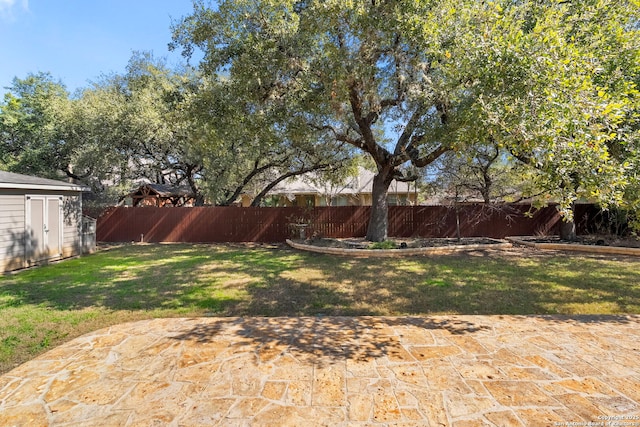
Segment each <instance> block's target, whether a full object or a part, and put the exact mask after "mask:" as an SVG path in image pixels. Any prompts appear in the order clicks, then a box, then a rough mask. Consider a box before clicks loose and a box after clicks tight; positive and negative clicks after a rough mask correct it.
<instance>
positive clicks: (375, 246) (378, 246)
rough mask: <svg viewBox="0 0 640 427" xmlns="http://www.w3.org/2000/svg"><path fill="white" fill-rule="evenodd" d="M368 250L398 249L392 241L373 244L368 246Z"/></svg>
mask: <svg viewBox="0 0 640 427" xmlns="http://www.w3.org/2000/svg"><path fill="white" fill-rule="evenodd" d="M369 249H398V244H397V243H396V242H394V241H393V240H385V241H383V242H373V243H371V244H370V245H369Z"/></svg>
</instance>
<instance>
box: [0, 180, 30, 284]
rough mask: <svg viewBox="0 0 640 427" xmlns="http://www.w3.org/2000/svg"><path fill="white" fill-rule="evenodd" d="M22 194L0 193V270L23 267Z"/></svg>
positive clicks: (23, 227)
mask: <svg viewBox="0 0 640 427" xmlns="http://www.w3.org/2000/svg"><path fill="white" fill-rule="evenodd" d="M24 207H25V205H24V195H21V194H6V193H5V192H3V193H0V272H2V271H8V270H13V269H16V268H22V267H24V262H25V260H24V242H25V240H24V237H25V234H24V233H25V213H24Z"/></svg>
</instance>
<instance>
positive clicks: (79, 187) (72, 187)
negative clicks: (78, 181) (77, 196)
mask: <svg viewBox="0 0 640 427" xmlns="http://www.w3.org/2000/svg"><path fill="white" fill-rule="evenodd" d="M0 188H2V189H16V190H45V191H49V190H51V191H90V188H89V187H85V186H84V185H75V184H69V185H63V184H61V185H39V184H12V183H10V182H0Z"/></svg>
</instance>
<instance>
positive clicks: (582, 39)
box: [174, 0, 637, 241]
mask: <svg viewBox="0 0 640 427" xmlns="http://www.w3.org/2000/svg"><path fill="white" fill-rule="evenodd" d="M600 3H602V2H600V1H597V0H593V1H589V2H576V3H575V4H573V2H566V1H562V2H556V1H549V2H529V1H518V2H513V1H498V2H478V1H447V0H445V1H428V0H421V1H415V0H411V1H408V0H406V1H405V0H394V1H390V0H389V1H382V0H372V1H344V0H323V1H319V0H297V1H294V0H234V1H221V2H219V6H211V5H208V4H206V3H205V2H203V1H195V2H194V12H193V14H191V15H190V16H187V17H185V18H183V19H182V20H181V21H179V22H177V23H176V24H175V26H174V46H181V47H182V48H183V49H184V53H185V54H186V55H189V54H190V53H191V52H192V50H193V49H194V48H195V47H197V48H199V49H201V50H202V51H203V52H204V58H203V60H202V63H201V66H202V69H203V71H204V72H205V73H207V74H208V75H210V76H213V77H214V78H224V79H228V80H229V81H232V82H234V84H233V87H234V90H235V91H236V92H235V96H237V97H239V98H243V99H250V100H252V102H255V103H256V105H258V104H260V103H262V104H264V105H268V106H269V108H280V109H281V111H282V112H286V113H285V114H281V115H279V116H278V115H276V116H275V117H279V120H280V121H279V123H278V125H279V126H281V127H287V126H290V125H291V124H292V123H295V126H299V124H300V122H301V121H303V122H305V123H306V125H307V126H308V127H309V128H313V129H316V130H322V131H324V132H325V133H326V134H327V135H330V136H331V137H332V138H334V139H335V140H337V141H342V142H344V143H346V144H350V145H351V146H352V147H354V148H357V149H359V150H362V151H364V152H365V153H367V154H368V155H369V156H371V158H372V159H373V161H374V162H375V164H376V167H377V174H376V177H375V179H374V186H373V209H372V214H371V219H370V223H369V227H368V231H367V238H368V239H369V240H374V241H380V240H384V239H385V238H386V237H387V201H386V195H387V190H388V187H389V184H390V182H391V180H392V179H399V180H411V179H415V178H416V175H415V174H413V173H411V172H409V171H411V170H412V168H421V167H425V166H428V165H430V164H432V163H433V162H434V161H435V160H436V159H438V158H439V157H440V156H441V155H442V154H444V153H446V152H448V151H451V150H455V151H460V150H465V149H466V147H469V146H473V145H474V144H476V143H477V141H492V143H493V142H495V143H497V144H498V145H499V146H503V147H505V148H506V149H507V150H508V151H510V152H511V154H513V155H514V156H517V158H519V159H521V160H522V161H524V162H526V163H527V164H530V165H532V166H534V167H537V168H539V169H541V170H543V171H544V172H545V173H546V174H547V175H548V177H549V180H550V182H552V183H554V184H557V185H556V186H555V188H560V189H561V191H557V192H556V194H555V195H556V196H558V197H559V198H560V200H561V206H562V207H563V211H564V212H565V213H566V214H567V215H566V216H567V217H568V218H570V211H569V210H568V209H567V207H568V206H569V205H570V204H571V202H572V200H575V198H576V197H577V194H578V193H579V191H583V192H584V191H587V192H590V193H591V195H594V196H598V198H599V199H601V200H602V201H605V202H606V201H612V200H616V197H618V195H619V191H618V190H619V188H620V187H619V185H618V184H620V183H622V181H624V179H623V175H624V173H623V171H622V170H621V168H620V165H619V164H618V163H615V162H610V161H609V160H610V157H609V156H608V154H607V150H608V147H607V142H608V141H610V140H611V139H612V138H614V137H613V136H608V137H607V136H605V135H612V134H613V133H616V135H619V134H620V131H621V126H620V125H619V123H620V120H614V119H615V117H616V114H618V115H619V113H618V109H619V108H624V107H620V104H619V102H618V99H616V103H611V102H606V103H603V102H598V99H600V100H607V99H609V97H610V96H614V95H611V94H612V93H613V94H617V95H620V94H621V96H622V98H625V97H627V96H628V94H629V92H630V90H631V89H633V88H631V87H630V86H628V85H627V86H625V83H624V82H621V81H618V80H619V79H618V80H616V85H617V86H615V87H614V85H612V84H610V83H611V81H610V80H611V79H609V80H607V79H598V78H597V76H598V74H599V73H600V72H599V69H600V67H601V66H603V65H605V66H608V67H609V68H608V69H607V71H606V73H605V74H606V75H608V76H614V75H615V74H616V73H615V72H612V71H615V70H612V69H611V67H616V64H614V63H612V62H611V60H612V55H614V54H615V49H616V48H617V47H619V45H624V47H625V48H626V49H627V50H632V49H633V47H632V44H629V43H628V39H629V38H630V37H632V36H633V34H634V31H635V30H634V28H635V27H634V24H633V22H631V21H632V16H634V15H633V13H634V10H636V11H637V2H634V1H631V0H630V1H628V2H624V1H623V2H616V5H615V7H614V6H611V7H609V6H608V5H605V4H600ZM599 8H604V9H607V8H609V9H612V10H613V11H612V12H610V13H609V14H606V13H604V14H603V12H602V11H600V10H599ZM635 16H637V15H635ZM612 17H613V18H615V20H614V21H611V20H610V18H612ZM605 18H607V19H609V20H607V21H606V25H604V24H603V23H602V20H603V19H605ZM630 35H631V36H630ZM636 40H637V38H636ZM635 48H636V50H637V45H636V47H635ZM633 55H634V54H633V53H629V54H627V55H626V57H627V58H631V57H633ZM619 68H620V67H619V66H618V67H617V68H616V70H619ZM623 74H624V73H623ZM620 102H623V103H624V101H620ZM606 105H609V106H610V107H606ZM625 105H627V106H628V105H629V103H626V104H625ZM611 109H613V111H611ZM626 136H627V135H626V134H625V135H624V136H623V137H624V138H626ZM616 138H618V136H616ZM581 158H585V159H586V160H582V161H580V160H579V159H581ZM603 182H608V183H609V184H611V185H609V187H608V188H611V189H613V190H612V191H607V192H602V190H601V192H600V193H598V194H596V191H595V189H596V188H600V189H602V183H603ZM604 193H606V194H604ZM600 196H602V197H600Z"/></svg>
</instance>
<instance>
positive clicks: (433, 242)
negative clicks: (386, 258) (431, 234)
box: [296, 237, 504, 250]
mask: <svg viewBox="0 0 640 427" xmlns="http://www.w3.org/2000/svg"><path fill="white" fill-rule="evenodd" d="M296 241H297V242H299V243H304V244H306V245H313V246H320V247H325V248H342V249H372V250H374V249H403V248H437V247H446V246H464V245H495V244H500V243H504V241H502V240H496V239H489V238H485V237H465V238H462V239H459V240H458V239H455V238H453V239H451V238H449V239H435V238H432V239H428V238H415V239H411V238H407V239H404V238H392V239H389V240H387V241H386V242H384V244H383V245H380V244H375V243H372V242H369V241H366V240H365V239H364V238H349V239H332V238H323V239H307V240H296ZM387 245H388V246H387Z"/></svg>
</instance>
